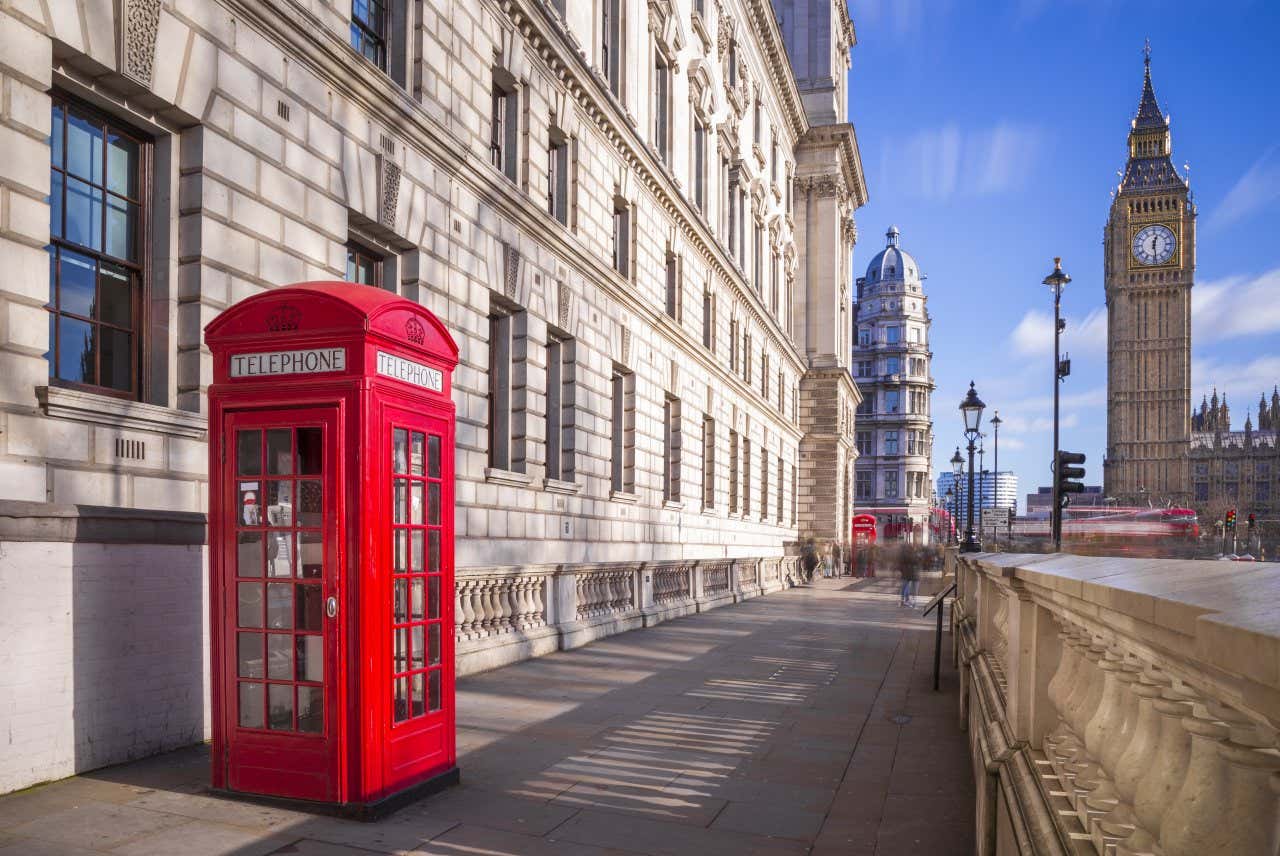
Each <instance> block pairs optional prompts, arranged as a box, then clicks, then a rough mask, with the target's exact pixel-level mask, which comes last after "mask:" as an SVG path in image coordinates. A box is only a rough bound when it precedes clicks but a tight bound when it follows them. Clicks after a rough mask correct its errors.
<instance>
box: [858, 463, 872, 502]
mask: <svg viewBox="0 0 1280 856" xmlns="http://www.w3.org/2000/svg"><path fill="white" fill-rule="evenodd" d="M874 475H875V474H874V473H872V472H871V471H869V470H858V471H857V473H856V474H855V475H854V478H853V490H854V495H855V496H856V497H857V498H858V499H860V500H869V499H873V498H874V496H875V490H874V487H873V482H872V479H873V477H874Z"/></svg>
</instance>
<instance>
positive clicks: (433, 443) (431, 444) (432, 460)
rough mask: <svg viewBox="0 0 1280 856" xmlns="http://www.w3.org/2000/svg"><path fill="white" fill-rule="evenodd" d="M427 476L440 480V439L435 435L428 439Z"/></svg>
mask: <svg viewBox="0 0 1280 856" xmlns="http://www.w3.org/2000/svg"><path fill="white" fill-rule="evenodd" d="M427 475H428V476H430V477H431V478H433V479H438V478H440V438H439V437H437V436H436V435H434V434H432V435H431V436H430V437H428V438H427Z"/></svg>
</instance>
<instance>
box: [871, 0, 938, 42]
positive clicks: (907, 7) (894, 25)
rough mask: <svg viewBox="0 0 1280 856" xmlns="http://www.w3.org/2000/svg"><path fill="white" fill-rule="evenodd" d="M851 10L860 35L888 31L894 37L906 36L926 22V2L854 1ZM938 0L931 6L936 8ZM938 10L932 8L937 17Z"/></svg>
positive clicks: (920, 0) (897, 0) (931, 12)
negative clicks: (866, 32)
mask: <svg viewBox="0 0 1280 856" xmlns="http://www.w3.org/2000/svg"><path fill="white" fill-rule="evenodd" d="M851 5H852V8H851V9H850V10H849V11H850V15H851V16H852V17H853V20H854V21H855V22H856V23H857V26H858V30H859V34H860V35H861V32H862V31H863V29H864V28H866V29H867V30H879V29H882V28H883V29H887V30H889V31H891V32H892V33H893V34H894V35H897V36H905V35H909V34H911V33H914V32H916V31H917V30H918V29H920V26H921V24H923V23H924V21H925V2H924V0H853V2H852V3H851ZM936 5H937V3H936V0H935V2H934V3H932V4H931V6H936ZM937 12H938V10H937V9H936V8H930V10H929V13H930V14H931V15H936V14H937Z"/></svg>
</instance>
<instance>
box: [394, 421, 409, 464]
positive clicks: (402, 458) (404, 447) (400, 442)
mask: <svg viewBox="0 0 1280 856" xmlns="http://www.w3.org/2000/svg"><path fill="white" fill-rule="evenodd" d="M391 437H392V447H393V451H394V461H395V471H396V472H397V473H407V472H409V432H408V431H406V430H405V429H403V428H395V429H393V430H392V432H391Z"/></svg>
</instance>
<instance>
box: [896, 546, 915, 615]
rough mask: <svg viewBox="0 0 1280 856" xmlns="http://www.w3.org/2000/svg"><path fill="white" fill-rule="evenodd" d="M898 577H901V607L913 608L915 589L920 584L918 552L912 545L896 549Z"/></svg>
mask: <svg viewBox="0 0 1280 856" xmlns="http://www.w3.org/2000/svg"><path fill="white" fill-rule="evenodd" d="M897 559H898V575H899V576H900V577H902V601H901V603H902V605H903V606H908V607H911V606H915V594H916V587H917V586H919V584H920V551H919V548H917V547H916V546H915V545H914V544H902V545H900V547H899V548H898V556H897Z"/></svg>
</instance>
